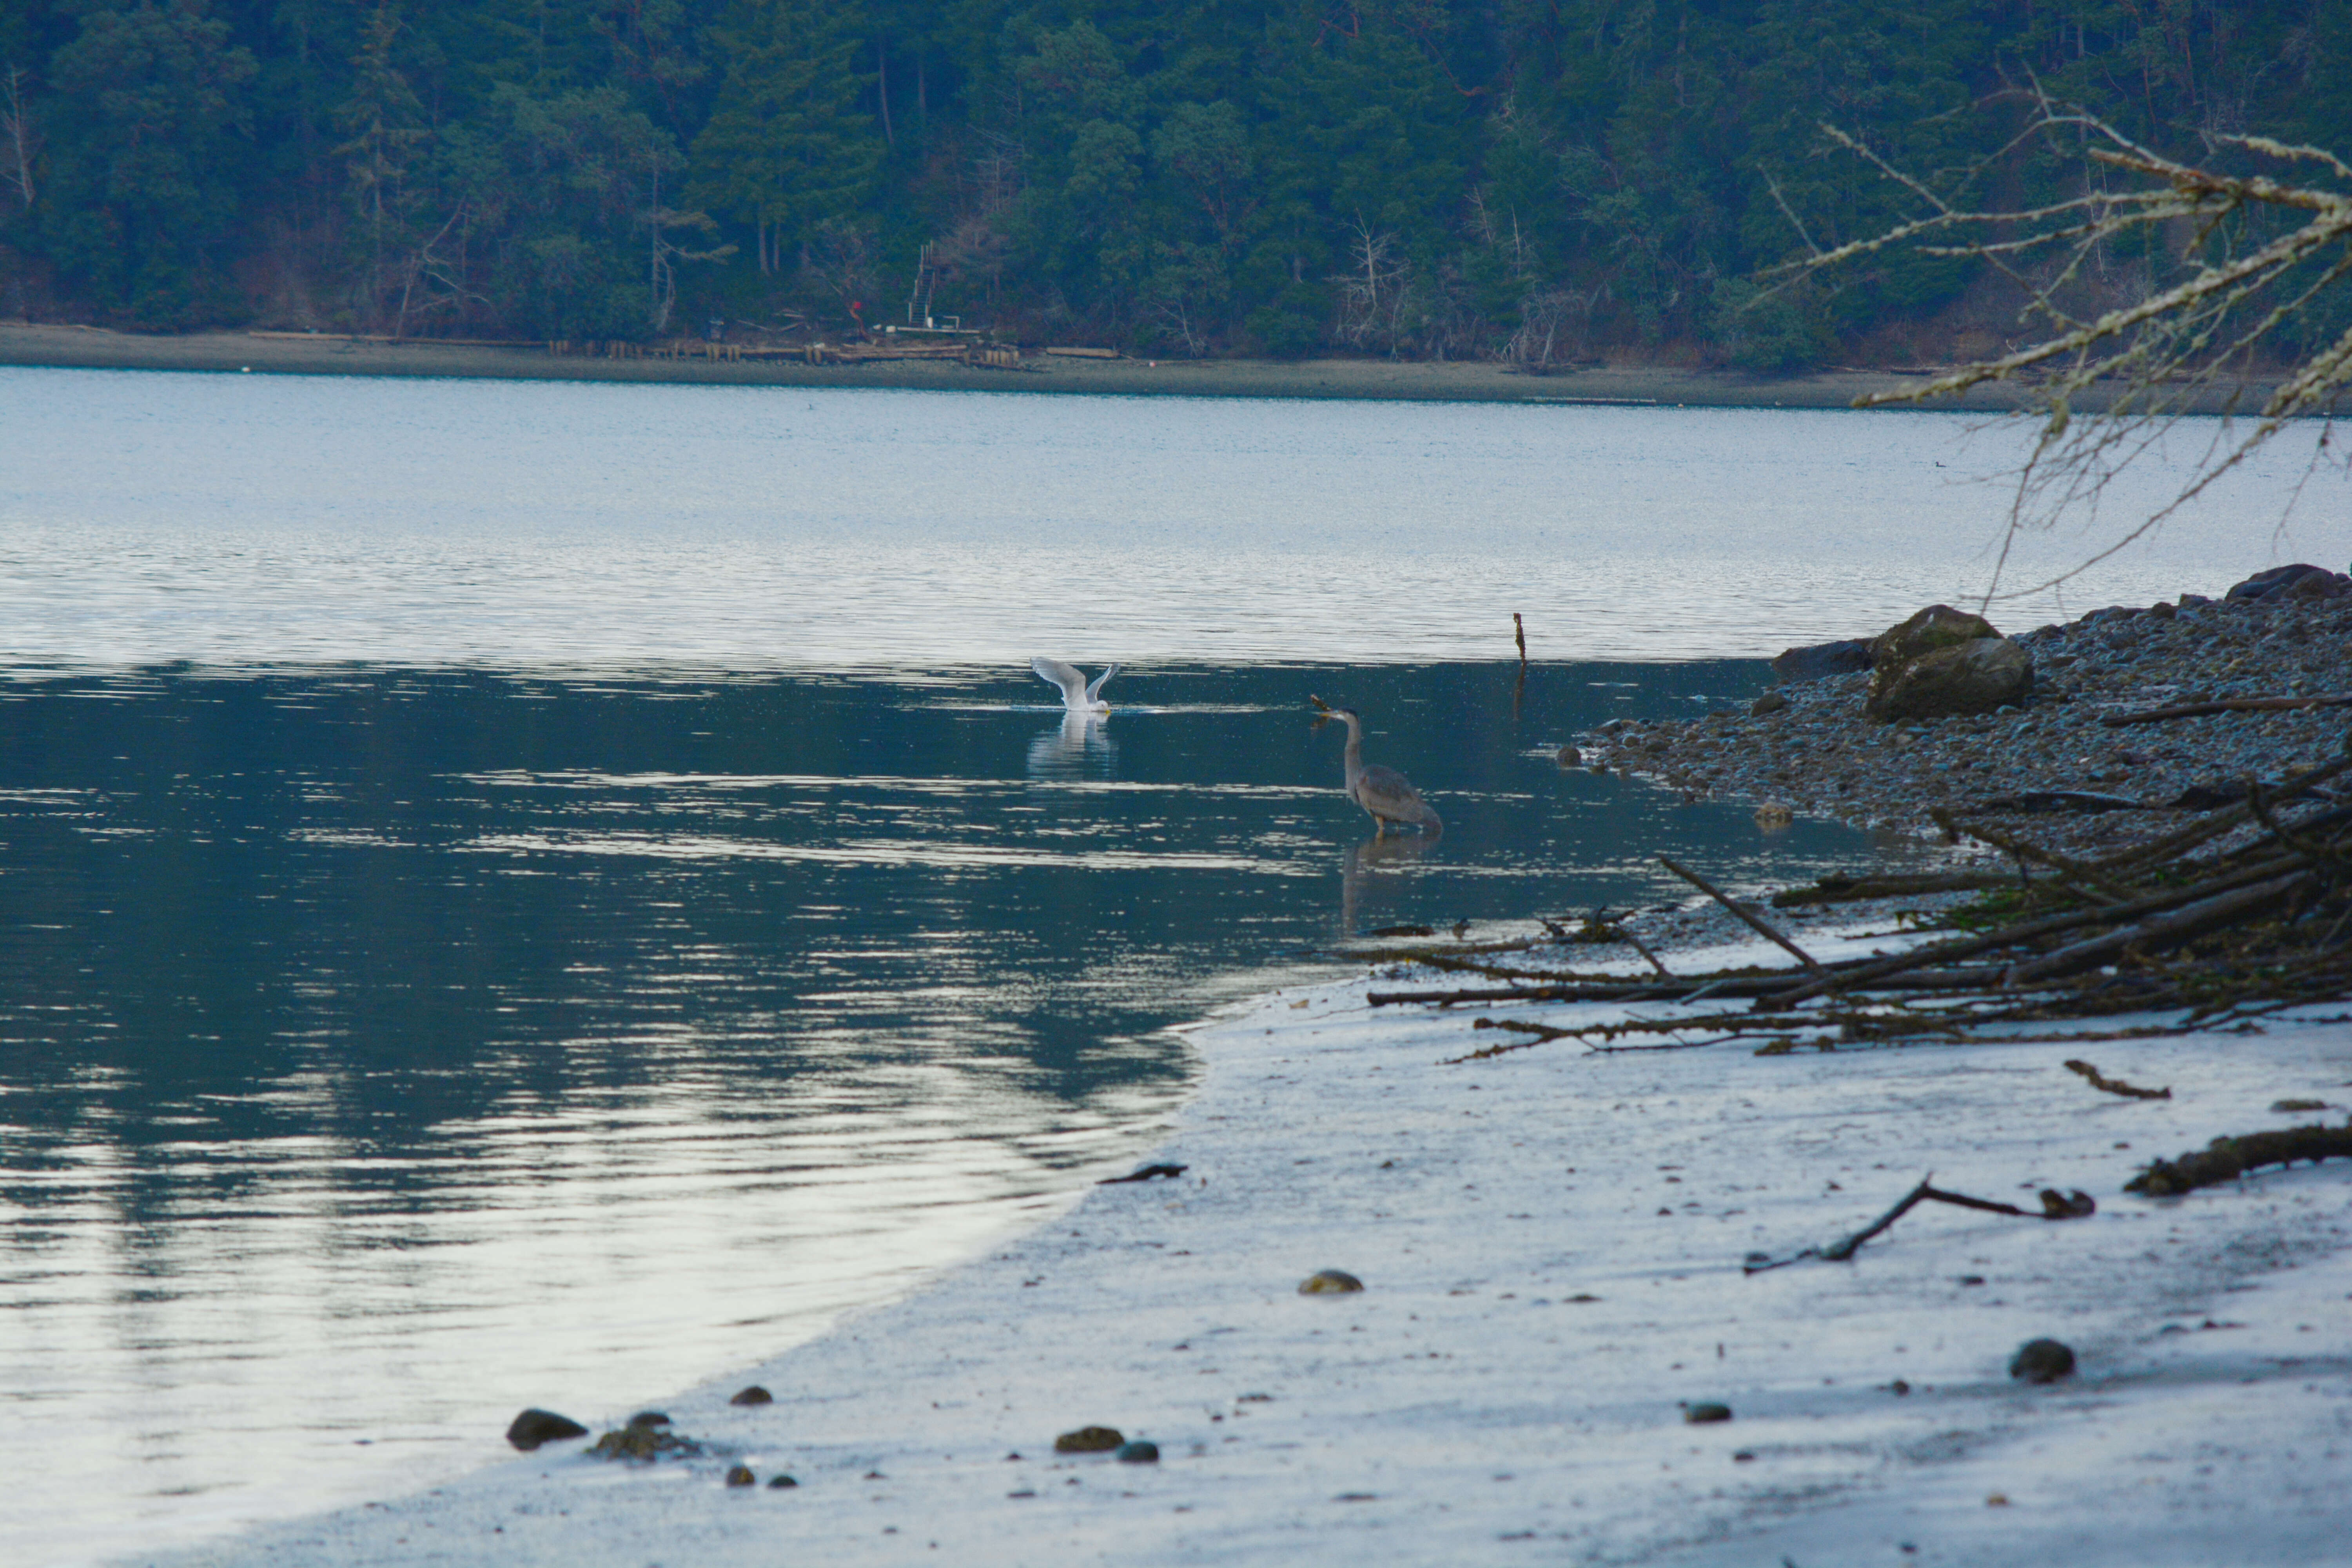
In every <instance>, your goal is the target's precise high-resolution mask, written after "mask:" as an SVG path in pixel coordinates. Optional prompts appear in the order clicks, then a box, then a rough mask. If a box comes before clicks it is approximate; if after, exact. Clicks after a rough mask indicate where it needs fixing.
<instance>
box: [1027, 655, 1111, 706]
mask: <svg viewBox="0 0 2352 1568" xmlns="http://www.w3.org/2000/svg"><path fill="white" fill-rule="evenodd" d="M1029 668H1032V669H1034V670H1035V671H1036V672H1037V679H1040V680H1042V681H1044V682H1045V684H1046V685H1048V686H1058V687H1060V688H1061V689H1062V706H1063V707H1064V708H1066V709H1068V710H1070V711H1071V712H1073V713H1108V712H1109V711H1110V704H1109V703H1108V702H1105V701H1103V700H1102V699H1101V698H1100V696H1099V695H1097V694H1098V693H1099V692H1100V691H1101V690H1102V689H1103V682H1105V681H1107V680H1108V679H1110V678H1111V677H1112V676H1114V675H1117V674H1118V666H1117V665H1115V664H1114V665H1112V666H1111V667H1110V668H1108V669H1106V670H1104V671H1103V672H1102V673H1101V674H1100V675H1097V676H1096V677H1095V678H1094V679H1092V680H1088V679H1087V677H1086V672H1085V671H1084V670H1081V669H1078V668H1075V667H1073V666H1071V665H1066V664H1064V663H1063V662H1062V661H1061V660H1060V659H1058V658H1033V659H1031V660H1030V661H1029Z"/></svg>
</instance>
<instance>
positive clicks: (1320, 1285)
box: [1298, 1268, 1364, 1296]
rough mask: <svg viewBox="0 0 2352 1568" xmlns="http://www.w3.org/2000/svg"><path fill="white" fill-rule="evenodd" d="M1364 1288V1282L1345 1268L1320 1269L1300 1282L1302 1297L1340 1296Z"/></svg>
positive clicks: (1299, 1287)
mask: <svg viewBox="0 0 2352 1568" xmlns="http://www.w3.org/2000/svg"><path fill="white" fill-rule="evenodd" d="M1363 1288H1364V1282H1363V1281H1362V1280H1360V1279H1357V1278H1356V1277H1355V1276H1354V1275H1352V1274H1350V1273H1349V1272H1348V1271H1347V1270H1346V1269H1344V1268H1318V1269H1317V1270H1316V1271H1315V1272H1314V1273H1312V1274H1309V1275H1308V1276H1307V1278H1306V1279H1302V1280H1300V1281H1299V1282H1298V1293H1299V1294H1300V1295H1302V1296H1340V1295H1345V1294H1346V1293H1347V1292H1349V1291H1350V1290H1360V1289H1363Z"/></svg>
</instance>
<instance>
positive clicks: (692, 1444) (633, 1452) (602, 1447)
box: [588, 1421, 702, 1460]
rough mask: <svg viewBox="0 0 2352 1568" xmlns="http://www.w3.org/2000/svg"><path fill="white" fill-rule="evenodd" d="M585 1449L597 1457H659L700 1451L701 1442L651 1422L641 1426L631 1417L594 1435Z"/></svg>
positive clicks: (647, 1458)
mask: <svg viewBox="0 0 2352 1568" xmlns="http://www.w3.org/2000/svg"><path fill="white" fill-rule="evenodd" d="M588 1451H589V1452H590V1453H591V1454H593V1455H594V1456H595V1457H596V1458H600V1459H646V1460H652V1459H657V1458H660V1457H661V1456H662V1455H664V1454H677V1455H679V1456H681V1457H683V1456H686V1455H690V1454H698V1453H700V1452H702V1445H701V1444H699V1443H697V1442H696V1441H695V1440H694V1439H693V1438H691V1437H681V1436H677V1434H676V1433H674V1432H665V1431H663V1430H662V1429H661V1428H660V1427H659V1426H651V1425H647V1426H638V1425H637V1424H636V1423H635V1422H634V1421H632V1422H631V1423H630V1424H629V1425H628V1426H623V1427H620V1428H618V1429H616V1430H614V1431H611V1432H607V1433H605V1434H604V1436H601V1437H599V1438H597V1439H596V1443H595V1446H594V1447H592V1448H590V1449H589V1450H588Z"/></svg>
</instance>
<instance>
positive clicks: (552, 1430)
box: [507, 1407, 588, 1454]
mask: <svg viewBox="0 0 2352 1568" xmlns="http://www.w3.org/2000/svg"><path fill="white" fill-rule="evenodd" d="M585 1436H588V1428H587V1427H585V1426H582V1425H580V1423H579V1422H577V1421H574V1420H573V1419H572V1417H571V1416H569V1415H557V1414H556V1413H555V1412H554V1411H552V1410H541V1409H538V1408H536V1407H533V1408H531V1409H530V1410H526V1411H524V1412H523V1413H522V1414H521V1415H518V1416H516V1417H515V1418H514V1421H513V1423H512V1424H511V1425H510V1426H508V1427H507V1441H508V1442H509V1443H512V1444H513V1445H514V1446H515V1447H518V1448H520V1449H521V1450H522V1451H523V1452H524V1453H526V1454H528V1453H530V1451H531V1450H532V1449H533V1448H536V1447H539V1446H540V1445H541V1443H560V1442H562V1441H563V1439H565V1438H566V1437H585Z"/></svg>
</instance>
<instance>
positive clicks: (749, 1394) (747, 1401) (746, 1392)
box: [727, 1383, 776, 1405]
mask: <svg viewBox="0 0 2352 1568" xmlns="http://www.w3.org/2000/svg"><path fill="white" fill-rule="evenodd" d="M775 1402H776V1396H775V1395H774V1394H771V1393H769V1392H768V1391H767V1390H766V1389H764V1388H761V1386H760V1385H759V1384H756V1383H755V1384H752V1385H751V1387H749V1388H739V1389H737V1390H736V1391H735V1393H734V1394H733V1395H731V1396H730V1398H729V1399H728V1401H727V1403H728V1404H730V1405H773V1404H774V1403H775Z"/></svg>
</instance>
